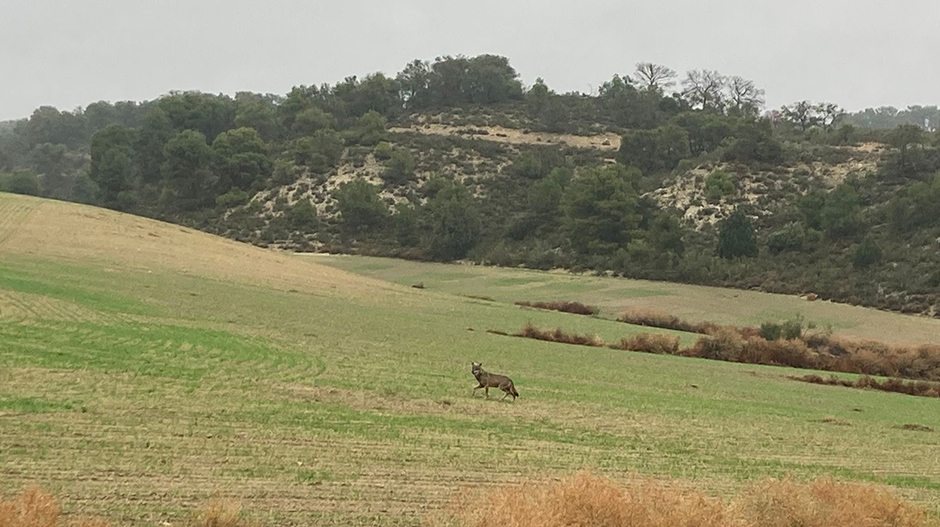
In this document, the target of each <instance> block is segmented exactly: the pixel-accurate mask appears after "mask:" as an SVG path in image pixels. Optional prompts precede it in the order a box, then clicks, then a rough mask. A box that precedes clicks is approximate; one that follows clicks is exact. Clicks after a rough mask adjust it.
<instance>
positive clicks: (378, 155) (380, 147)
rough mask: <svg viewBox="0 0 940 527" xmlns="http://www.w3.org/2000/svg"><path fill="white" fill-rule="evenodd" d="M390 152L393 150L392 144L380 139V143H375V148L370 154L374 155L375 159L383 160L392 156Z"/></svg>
mask: <svg viewBox="0 0 940 527" xmlns="http://www.w3.org/2000/svg"><path fill="white" fill-rule="evenodd" d="M392 152H394V149H393V148H392V145H390V144H389V143H387V142H385V141H382V142H381V143H379V144H377V145H375V149H374V150H373V151H372V154H373V155H374V156H375V159H376V160H378V161H385V160H387V159H388V158H390V157H392Z"/></svg>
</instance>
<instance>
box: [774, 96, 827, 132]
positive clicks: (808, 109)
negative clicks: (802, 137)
mask: <svg viewBox="0 0 940 527" xmlns="http://www.w3.org/2000/svg"><path fill="white" fill-rule="evenodd" d="M780 111H781V112H782V113H783V118H784V119H786V120H787V121H790V122H791V123H793V125H794V126H796V127H798V128H799V129H800V131H801V132H805V131H807V130H809V129H810V128H812V127H814V126H817V125H818V124H819V116H817V115H816V111H815V109H814V106H813V105H812V104H811V103H810V102H809V101H800V102H795V103H793V104H791V105H789V106H784V107H783V108H781V109H780Z"/></svg>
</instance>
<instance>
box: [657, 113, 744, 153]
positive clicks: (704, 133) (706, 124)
mask: <svg viewBox="0 0 940 527" xmlns="http://www.w3.org/2000/svg"><path fill="white" fill-rule="evenodd" d="M672 122H673V123H675V124H676V125H678V126H680V127H682V129H683V130H685V131H686V133H687V134H688V137H689V151H690V152H691V155H693V156H697V155H699V154H702V153H705V152H711V151H712V150H715V149H716V148H718V147H719V146H721V144H722V143H723V142H724V140H725V139H727V138H728V137H731V135H732V131H733V129H734V119H731V118H729V117H725V116H723V115H718V114H715V113H712V112H683V113H681V114H679V115H677V116H675V117H674V118H673V119H672Z"/></svg>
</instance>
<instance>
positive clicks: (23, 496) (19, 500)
mask: <svg viewBox="0 0 940 527" xmlns="http://www.w3.org/2000/svg"><path fill="white" fill-rule="evenodd" d="M109 525H110V524H109V523H107V522H105V521H103V520H98V519H87V518H80V519H73V520H68V521H66V520H63V518H62V509H61V507H59V504H58V503H56V501H55V498H53V497H52V496H51V495H49V494H47V493H45V492H43V491H42V490H40V489H39V488H37V487H30V488H28V489H26V490H24V491H23V492H21V493H20V494H18V495H16V496H14V497H12V498H10V499H2V498H0V527H108V526H109Z"/></svg>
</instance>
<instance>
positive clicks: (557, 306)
mask: <svg viewBox="0 0 940 527" xmlns="http://www.w3.org/2000/svg"><path fill="white" fill-rule="evenodd" d="M516 305H517V306H523V307H534V308H536V309H547V310H550V311H561V312H562V313H573V314H575V315H596V314H597V313H598V312H599V311H600V309H598V308H597V307H595V306H589V305H587V304H582V303H581V302H566V301H554V302H527V301H524V300H520V301H518V302H516Z"/></svg>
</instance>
